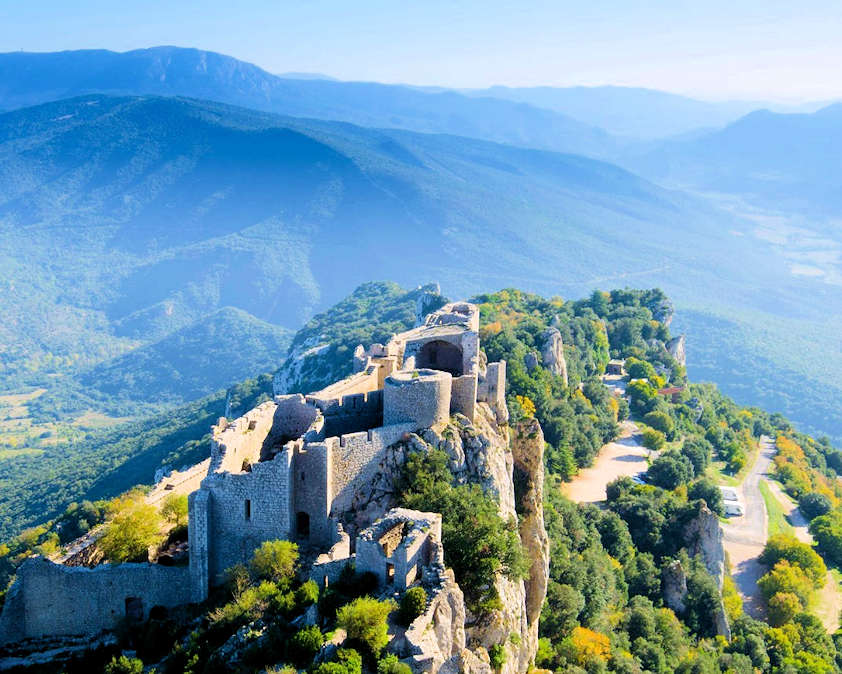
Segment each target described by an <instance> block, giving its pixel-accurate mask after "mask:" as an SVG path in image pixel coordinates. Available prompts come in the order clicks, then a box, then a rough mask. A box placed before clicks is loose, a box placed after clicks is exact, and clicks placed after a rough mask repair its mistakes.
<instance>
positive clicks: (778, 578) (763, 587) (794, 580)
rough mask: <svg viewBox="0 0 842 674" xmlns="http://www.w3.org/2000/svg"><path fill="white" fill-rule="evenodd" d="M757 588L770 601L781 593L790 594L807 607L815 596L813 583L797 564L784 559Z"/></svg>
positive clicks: (763, 577)
mask: <svg viewBox="0 0 842 674" xmlns="http://www.w3.org/2000/svg"><path fill="white" fill-rule="evenodd" d="M757 586H758V587H759V588H760V591H761V592H762V593H763V596H764V597H766V601H769V599H771V598H772V597H773V596H774V595H776V594H778V593H779V592H788V593H792V594H794V595H795V596H796V597H798V600H799V601H800V602H801V606H807V604H809V603H810V598H811V597H812V595H813V583H812V582H811V581H810V578H809V577H808V576H807V575H806V574H805V573H804V571H803V570H802V569H801V567H800V566H798V565H797V564H790V563H789V562H788V561H787V560H786V559H782V560H781V561H779V562H778V563H777V564H775V566H774V567H773V568H772V570H771V571H769V573H767V574H766V575H764V576H762V577H761V578H760V580H758V581H757Z"/></svg>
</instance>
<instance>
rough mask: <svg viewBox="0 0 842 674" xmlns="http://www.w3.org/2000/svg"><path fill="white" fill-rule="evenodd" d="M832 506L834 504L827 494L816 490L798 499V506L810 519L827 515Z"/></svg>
mask: <svg viewBox="0 0 842 674" xmlns="http://www.w3.org/2000/svg"><path fill="white" fill-rule="evenodd" d="M832 507H833V504H832V503H831V502H830V499H829V498H828V497H827V496H825V495H824V494H818V493H816V492H809V493H807V494H804V495H803V496H802V497H801V498H800V499H798V508H799V510H801V512H802V513H804V517H806V518H807V519H808V520H813V519H815V518H816V517H821V516H822V515H827V513H829V512H830V509H831V508H832Z"/></svg>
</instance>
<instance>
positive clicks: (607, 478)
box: [562, 421, 649, 503]
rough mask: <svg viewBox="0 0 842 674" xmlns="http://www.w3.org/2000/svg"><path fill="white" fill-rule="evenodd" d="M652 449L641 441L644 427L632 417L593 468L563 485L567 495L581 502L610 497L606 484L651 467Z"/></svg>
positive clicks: (597, 459)
mask: <svg viewBox="0 0 842 674" xmlns="http://www.w3.org/2000/svg"><path fill="white" fill-rule="evenodd" d="M648 454H649V450H648V449H646V448H645V447H643V445H641V443H640V431H639V430H638V428H637V425H636V424H634V423H633V422H631V421H624V422H623V423H622V424H621V425H620V437H618V438H617V439H616V440H615V441H614V442H609V443H608V444H607V445H604V446H603V447H602V449H600V450H599V456H597V458H596V460H595V461H594V465H593V466H591V467H590V468H585V469H583V470H580V471H579V473H578V475H576V477H574V478H573V480H572V481H571V482H568V483H566V484H565V485H564V486H563V487H562V491H563V492H564V495H565V496H567V498H569V499H571V500H572V501H577V502H578V503H598V502H600V501H604V500H605V498H606V494H605V485H607V484H608V483H609V482H613V481H614V480H616V479H617V478H618V477H621V476H623V475H635V474H637V473H640V472H642V471H644V470H646V468H647V467H648V465H647V463H646V457H647V455H648Z"/></svg>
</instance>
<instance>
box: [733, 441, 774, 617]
mask: <svg viewBox="0 0 842 674" xmlns="http://www.w3.org/2000/svg"><path fill="white" fill-rule="evenodd" d="M774 455H775V443H774V442H773V441H772V439H771V438H769V437H766V436H764V437H763V438H761V441H760V450H759V452H758V455H757V460H756V461H755V462H754V465H753V466H752V468H751V470H750V471H749V472H748V474H747V475H746V477H745V479H744V480H743V483H742V484H741V485H740V486H739V487H737V492H738V493H739V494H740V497H741V500H742V502H743V504H744V505H745V510H746V514H745V515H743V516H742V517H733V518H731V519H729V521H728V523H727V524H724V525H722V531H723V534H724V543H725V551H726V552H727V553H728V558H729V560H730V562H731V575H732V576H733V578H734V582H735V583H736V584H737V588H738V589H739V591H740V594H741V595H742V597H743V608H744V609H745V611H746V613H748V614H749V615H751V616H753V617H755V618H763V617H764V615H765V610H766V608H765V606H764V605H763V599H762V597H761V596H760V590H759V588H758V587H757V581H758V579H759V578H760V576H762V575H763V574H764V573H765V571H766V569H765V567H763V566H762V565H761V564H760V563H759V562H758V561H757V557H758V556H759V555H760V553H761V552H763V547H764V546H765V545H766V538H767V537H768V530H769V527H768V517H767V514H766V504H765V503H764V502H763V495H762V494H761V493H760V487H759V484H760V480H761V479H763V478H764V476H765V475H766V473H767V472H768V470H769V465H770V464H771V463H772V457H773V456H774Z"/></svg>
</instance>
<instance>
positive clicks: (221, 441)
mask: <svg viewBox="0 0 842 674" xmlns="http://www.w3.org/2000/svg"><path fill="white" fill-rule="evenodd" d="M276 409H277V405H276V404H275V403H274V402H271V401H270V402H265V403H263V404H262V405H258V406H257V407H255V408H254V409H253V410H250V411H249V412H247V413H246V414H244V415H243V416H241V417H240V418H239V419H235V420H234V421H232V422H230V423H227V425H225V426H224V427H223V426H221V425H218V426H214V428H213V439H212V440H211V468H210V470H211V472H214V473H220V472H223V471H226V472H230V473H239V472H240V471H241V470H242V468H243V462H245V461H247V462H249V463H257V462H258V461H259V460H260V453H261V450H262V449H263V443H264V442H265V440H266V438H267V437H268V436H269V433H270V432H271V430H272V426H273V424H274V419H275V410H276Z"/></svg>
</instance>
